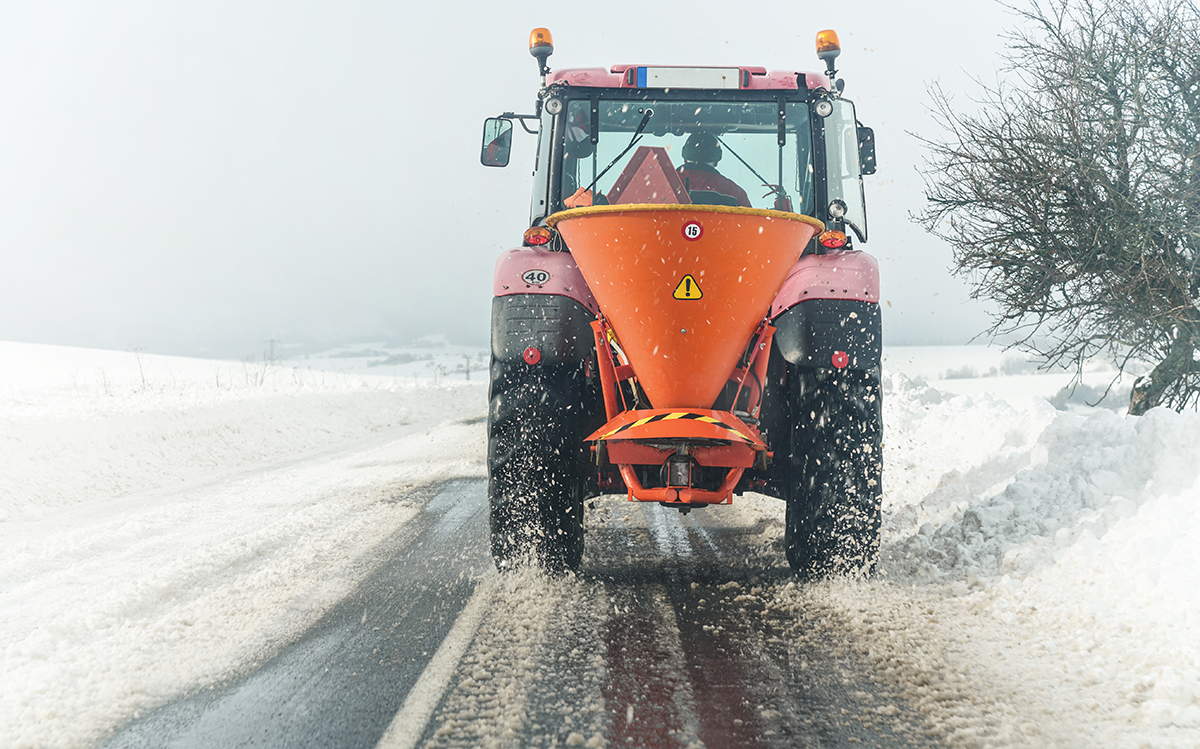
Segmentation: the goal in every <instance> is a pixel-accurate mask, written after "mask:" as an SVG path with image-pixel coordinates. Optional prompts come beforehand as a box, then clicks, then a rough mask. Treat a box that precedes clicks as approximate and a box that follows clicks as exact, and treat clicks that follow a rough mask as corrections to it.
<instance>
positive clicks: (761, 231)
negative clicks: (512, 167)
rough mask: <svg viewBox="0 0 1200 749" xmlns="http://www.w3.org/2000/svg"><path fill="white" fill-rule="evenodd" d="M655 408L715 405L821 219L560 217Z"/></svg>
mask: <svg viewBox="0 0 1200 749" xmlns="http://www.w3.org/2000/svg"><path fill="white" fill-rule="evenodd" d="M547 223H549V224H552V225H553V226H554V227H555V228H556V229H557V230H558V232H559V233H560V234H561V235H562V237H563V239H564V240H566V243H567V246H568V247H570V248H571V255H572V256H573V257H574V258H575V262H576V263H577V264H578V265H579V270H580V271H581V272H582V273H583V276H584V278H585V279H587V283H588V287H589V288H590V289H591V290H592V293H593V294H594V295H595V297H596V301H597V302H598V303H599V305H600V311H601V313H602V314H603V315H604V317H605V318H606V319H607V321H608V323H609V325H611V326H612V329H613V331H614V333H615V334H616V338H617V340H618V341H619V342H620V346H621V347H622V349H623V350H624V352H625V354H626V356H627V357H628V359H629V364H630V365H631V366H632V367H633V370H634V372H635V373H636V374H637V378H638V382H639V383H640V384H641V386H642V388H643V389H644V390H645V392H646V395H647V397H649V399H650V403H651V404H653V406H654V407H655V408H709V407H711V406H712V404H713V401H715V400H716V398H717V395H718V394H719V393H720V391H721V388H722V387H724V385H725V382H726V381H727V380H728V379H729V376H730V374H731V373H732V372H733V369H734V366H735V365H736V364H737V361H738V358H739V357H740V356H741V355H742V353H743V352H744V351H745V350H746V346H747V345H748V344H749V342H750V336H751V335H753V334H754V331H755V330H756V329H757V328H758V326H759V324H760V323H761V322H762V321H763V318H764V317H766V315H767V312H768V310H769V308H770V305H771V301H772V300H773V299H774V298H775V295H776V294H777V293H778V292H779V288H780V287H781V286H782V285H783V282H784V280H785V279H786V278H787V274H788V271H790V270H791V269H792V266H793V265H794V264H795V263H796V260H797V259H799V257H800V253H801V252H802V251H803V250H804V247H805V245H806V244H808V242H809V240H810V239H812V236H813V234H814V233H816V231H817V230H818V228H824V227H823V226H822V225H821V223H820V222H819V221H816V220H815V219H811V218H808V217H807V216H799V215H796V214H794V213H783V212H781V211H767V210H758V209H752V208H728V207H725V206H703V205H627V206H595V207H591V208H579V209H575V210H571V211H564V212H562V213H558V214H555V215H554V216H551V217H550V218H549V220H548V221H547Z"/></svg>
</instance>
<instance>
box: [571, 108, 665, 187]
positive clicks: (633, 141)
mask: <svg viewBox="0 0 1200 749" xmlns="http://www.w3.org/2000/svg"><path fill="white" fill-rule="evenodd" d="M641 111H642V110H640V109H639V110H638V112H641ZM653 116H654V110H653V109H650V108H649V107H647V108H646V110H645V114H643V115H642V121H641V122H639V123H638V126H637V129H636V130H634V131H633V137H632V138H630V139H629V145H627V146H625V150H624V151H622V152H621V153H619V154H617V158H615V159H613V160H612V161H611V162H609V164H608V166H606V167H604V171H602V172H600V173H599V174H598V175H596V178H595V179H594V180H592V184H590V185H588V186H587V188H586V190H587V192H591V191H592V188H594V187H595V186H596V183H597V182H599V181H600V178H601V177H603V176H604V175H606V174H608V170H609V169H612V168H613V167H614V166H616V164H617V162H618V161H620V160H621V157H623V156H624V155H625V154H627V153H629V149H631V148H633V147H634V146H636V145H637V144H638V141H639V140H641V139H642V131H643V130H645V129H646V124H647V123H648V122H650V118H651V117H653Z"/></svg>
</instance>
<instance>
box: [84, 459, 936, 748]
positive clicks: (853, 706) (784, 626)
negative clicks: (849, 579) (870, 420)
mask: <svg viewBox="0 0 1200 749" xmlns="http://www.w3.org/2000/svg"><path fill="white" fill-rule="evenodd" d="M485 493H486V483H485V482H483V481H480V480H456V481H451V482H448V483H445V484H442V485H439V486H433V487H428V488H426V489H423V490H420V491H418V492H417V493H415V494H412V495H408V496H406V497H403V499H407V500H408V501H412V502H414V503H419V504H423V505H424V506H423V510H422V512H421V513H420V514H419V515H418V516H417V517H416V518H414V520H412V521H410V522H409V523H408V524H407V525H406V526H405V527H404V528H403V529H402V530H401V531H400V532H399V533H398V534H397V535H396V536H395V537H394V538H393V539H391V540H390V541H389V542H388V543H387V544H385V545H384V546H383V547H382V548H381V549H380V555H381V559H384V560H385V561H384V562H383V563H382V564H381V565H380V566H379V567H378V568H377V569H376V570H375V571H374V572H373V573H372V574H371V575H370V576H369V577H368V578H367V579H365V580H364V581H363V582H362V583H361V584H360V586H359V588H358V589H357V590H356V591H355V592H354V593H353V594H352V595H350V596H349V597H347V598H346V599H345V600H344V601H342V602H341V604H339V605H338V606H336V607H335V608H334V609H333V610H331V611H330V612H328V613H327V614H326V615H325V616H324V617H323V618H322V619H321V620H320V621H319V622H318V624H317V625H315V626H314V627H313V628H312V629H311V630H309V631H308V632H307V633H306V634H305V635H304V636H303V637H301V638H300V639H299V640H297V641H296V642H295V643H293V644H291V645H289V646H288V647H286V648H285V649H284V650H283V651H282V652H280V653H279V654H278V655H277V656H275V657H274V658H272V659H271V660H269V661H267V662H266V663H264V664H261V665H260V666H258V667H257V668H255V669H253V670H251V671H250V672H249V673H247V674H245V675H244V676H242V677H241V678H239V679H236V680H233V681H231V682H229V683H226V684H223V685H219V686H217V687H214V688H211V689H205V690H203V691H200V692H198V693H195V694H191V695H188V696H185V697H183V698H181V699H179V700H178V701H176V702H174V703H172V704H169V705H166V706H164V707H162V708H160V709H159V710H157V711H154V712H152V713H150V714H149V715H146V716H144V717H142V718H141V719H140V720H137V721H135V722H133V723H132V724H130V725H127V726H125V727H124V728H123V729H121V730H120V731H119V732H118V733H117V734H115V735H114V736H113V737H112V738H111V739H109V740H108V741H107V742H106V743H105V744H103V746H104V747H106V748H116V747H249V746H254V747H363V748H364V749H367V748H369V747H375V746H376V745H377V744H379V742H380V740H381V738H382V737H383V736H384V735H385V732H386V731H387V730H388V727H389V725H390V724H391V723H392V721H393V718H394V716H396V714H397V712H398V711H399V710H400V709H401V707H402V706H403V705H405V700H406V698H407V697H408V696H409V693H410V691H411V690H412V689H413V686H414V685H415V684H417V682H418V679H419V678H420V677H421V675H422V673H423V672H424V671H425V670H426V668H427V667H428V666H429V664H430V661H431V659H433V658H434V656H435V653H436V652H437V651H438V648H439V646H441V645H442V643H443V641H444V640H445V639H446V637H447V633H449V632H450V631H451V627H452V626H454V624H455V621H456V620H457V619H458V618H459V616H460V613H461V612H462V611H463V608H464V606H466V604H467V602H468V600H469V599H470V598H471V597H472V594H473V593H475V591H476V588H477V586H481V585H483V586H486V585H487V581H489V580H491V581H493V582H494V581H495V580H496V579H497V573H495V572H494V571H493V570H492V566H491V561H490V558H489V556H488V538H487V500H486V496H485ZM398 499H400V498H398ZM600 501H601V502H605V503H614V504H615V505H616V506H618V507H620V509H619V511H617V512H612V511H610V512H607V513H601V514H600V518H599V521H597V517H596V515H595V514H593V515H591V516H590V517H589V521H588V523H589V530H588V536H587V544H588V547H587V548H588V551H587V553H586V555H585V558H584V563H583V565H582V568H581V570H580V572H579V574H578V576H575V577H572V578H570V579H569V580H564V581H562V587H563V588H570V589H571V590H572V591H574V592H572V593H571V594H570V595H566V596H565V597H558V598H555V597H554V596H552V595H547V596H545V598H544V605H545V606H546V607H548V608H549V609H551V610H550V611H547V612H543V613H542V619H541V621H542V622H543V624H544V625H545V626H544V627H542V628H541V629H537V628H533V629H531V628H529V627H528V626H527V625H525V624H520V625H519V626H518V623H517V620H515V619H514V620H513V622H514V623H513V624H512V625H509V624H508V622H507V619H506V617H508V616H511V613H510V611H509V609H511V608H512V607H517V608H520V607H522V606H528V605H529V603H528V602H524V601H522V600H520V599H519V598H517V599H515V603H514V602H513V600H508V599H504V597H503V596H500V595H499V594H497V598H496V600H495V601H494V602H491V604H490V605H491V606H492V609H491V610H490V611H489V612H488V613H487V614H486V616H485V617H484V621H485V623H484V624H483V625H482V626H481V627H480V630H479V634H478V636H477V637H476V639H475V640H474V641H473V642H472V644H471V647H470V648H468V650H467V653H466V657H465V658H463V660H462V663H461V665H460V666H459V668H458V669H457V670H456V671H455V672H454V674H453V676H452V677H451V678H449V679H448V686H449V688H447V689H445V691H444V693H439V694H440V695H441V696H440V698H439V697H438V695H436V694H435V695H434V701H435V702H434V703H433V704H435V705H436V707H435V708H433V710H432V714H431V715H432V717H431V719H429V720H428V722H427V723H425V724H424V725H423V726H421V725H416V726H409V728H410V729H411V731H410V733H411V737H412V739H418V737H419V740H416V741H408V742H407V744H408V745H411V744H414V743H415V745H416V746H435V747H437V746H478V745H482V744H486V743H497V744H498V745H501V746H547V747H549V746H563V745H571V744H576V743H579V744H582V743H583V742H584V741H585V740H588V739H590V741H591V743H590V745H600V746H608V747H616V746H637V747H685V746H689V745H692V746H697V745H702V746H707V747H729V746H765V747H799V746H811V747H837V746H863V745H866V746H909V745H923V744H924V743H925V742H924V740H923V739H922V738H921V736H922V734H921V733H920V731H919V729H918V727H916V726H911V725H908V724H907V723H906V722H905V719H904V716H903V714H901V715H900V716H899V717H895V716H893V717H891V718H889V719H884V718H880V717H878V714H877V713H876V712H873V710H875V708H874V707H873V706H874V705H878V704H883V703H887V702H888V699H887V697H886V695H882V694H880V689H879V688H877V687H876V686H874V682H873V681H872V680H871V678H870V676H871V675H870V674H869V673H868V672H867V671H866V670H865V668H864V666H863V665H862V662H861V660H860V659H857V658H856V657H855V656H854V648H853V647H851V646H850V645H852V644H848V643H845V642H842V641H840V640H839V639H838V637H837V634H836V622H830V620H829V618H828V615H827V614H826V613H824V612H822V611H820V610H819V609H814V610H812V611H801V612H799V613H797V612H781V611H779V610H778V609H776V608H773V607H772V606H771V605H770V602H771V598H772V596H771V591H772V590H775V589H777V588H778V587H779V586H782V585H786V584H787V582H788V581H789V580H790V573H789V572H788V571H787V569H786V564H783V563H781V556H782V554H781V553H780V552H779V551H778V550H767V551H764V550H763V549H762V545H761V544H756V543H754V540H755V537H756V536H758V535H759V534H760V533H761V530H762V529H761V528H753V527H751V528H747V527H730V528H727V527H722V526H721V525H720V523H721V520H722V519H721V516H720V513H721V512H722V509H723V508H709V509H706V510H702V511H699V510H698V511H695V512H693V513H692V514H690V515H689V516H686V517H683V516H680V515H679V514H678V513H677V512H676V511H674V510H666V509H663V508H661V507H659V506H657V505H629V506H626V505H622V504H621V502H620V500H618V499H616V498H605V499H602V500H600ZM735 501H736V500H735ZM781 512H782V508H781ZM481 581H482V582H481ZM544 584H545V585H547V586H549V587H548V589H549V590H551V591H553V590H554V589H555V588H556V586H557V584H556V583H555V581H553V580H549V581H544ZM510 587H511V586H510ZM482 589H483V588H481V590H482ZM508 595H509V599H511V598H512V596H513V593H512V591H511V590H510V592H509V594H508ZM534 603H535V605H537V602H534ZM506 607H507V608H506ZM489 632H491V633H492V635H491V637H492V639H491V640H490V641H489V639H488V637H489V634H488V633H489ZM497 632H499V633H502V634H503V635H504V637H505V638H506V639H505V640H504V642H503V643H501V644H500V645H499V646H497V641H496V633H497ZM522 637H524V638H526V640H528V641H523V640H522V639H521V638H522ZM489 643H490V644H489ZM489 648H490V654H489V655H488V658H490V659H491V660H492V661H495V660H497V659H500V660H504V659H505V658H508V657H509V655H508V654H507V653H506V652H505V651H506V650H509V651H514V652H516V651H520V652H521V656H520V658H521V662H522V663H523V664H525V665H524V668H525V671H518V672H517V673H519V674H524V675H521V676H519V677H518V678H516V681H515V682H514V684H515V685H516V686H515V688H514V686H513V685H512V684H510V685H509V686H508V687H504V688H501V685H500V684H499V683H497V684H496V686H495V690H496V693H495V694H494V695H492V697H491V699H492V704H494V705H500V706H501V708H504V707H507V708H509V709H508V710H507V712H505V710H503V709H501V710H492V711H490V712H489V711H487V710H475V709H466V708H464V706H465V705H468V702H465V701H464V700H465V699H466V698H465V697H464V696H463V695H464V694H467V692H464V690H465V689H467V687H468V686H469V685H470V684H471V681H472V680H470V679H467V678H466V676H467V675H468V674H469V672H470V671H471V669H478V668H479V665H478V664H479V663H481V662H483V661H482V660H481V658H480V656H479V654H478V653H476V652H473V651H481V652H484V653H489ZM497 651H499V652H497ZM512 658H514V659H515V658H516V656H512ZM472 664H474V665H472ZM493 670H494V669H493ZM509 670H510V671H512V670H513V669H511V668H510V669H509ZM455 685H458V686H457V687H456V686H455ZM475 690H476V692H478V691H479V684H476V685H475ZM468 691H469V690H468ZM893 702H894V700H893ZM470 704H474V703H470ZM587 704H590V705H591V707H590V708H587V707H585V705H587ZM431 707H433V705H431ZM589 709H590V710H591V712H588V710H589ZM501 713H504V714H505V715H508V716H509V717H507V718H505V717H503V716H502V715H501ZM512 716H515V717H512ZM427 717H430V716H424V717H422V718H421V720H422V721H424V720H425V719H426V718H427ZM501 721H507V722H506V723H505V724H504V725H497V724H498V723H500V722H501ZM404 745H406V742H403V741H402V742H400V743H395V742H392V743H391V744H390V746H404Z"/></svg>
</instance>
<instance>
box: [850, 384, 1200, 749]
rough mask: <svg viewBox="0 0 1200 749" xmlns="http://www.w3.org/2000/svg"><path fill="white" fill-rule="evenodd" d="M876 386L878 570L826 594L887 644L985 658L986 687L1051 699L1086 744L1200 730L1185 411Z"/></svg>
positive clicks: (1196, 518)
mask: <svg viewBox="0 0 1200 749" xmlns="http://www.w3.org/2000/svg"><path fill="white" fill-rule="evenodd" d="M885 392H886V394H885V399H884V404H885V405H884V408H885V428H886V434H885V450H884V455H885V460H886V463H885V474H884V484H885V500H884V540H883V569H882V575H881V580H880V581H878V582H876V583H868V584H866V585H867V586H868V587H870V586H874V589H873V590H872V592H871V596H872V597H873V599H874V600H873V602H872V603H870V604H865V603H864V599H863V595H862V591H861V589H860V588H861V586H855V585H850V586H848V587H846V588H840V589H836V590H835V592H831V593H830V595H831V596H832V597H833V598H834V599H835V600H839V601H840V602H841V607H842V611H843V614H844V615H845V616H846V617H847V618H848V619H849V620H850V621H851V622H856V623H857V624H855V625H854V626H857V627H859V628H860V629H862V628H865V629H866V630H870V631H871V632H873V633H874V634H873V635H872V636H873V637H880V636H882V635H881V634H880V633H882V632H891V633H892V636H893V640H892V641H891V647H892V649H894V652H895V653H903V654H904V655H903V656H901V657H900V660H902V661H903V660H905V659H907V660H908V661H911V662H914V663H917V666H921V658H920V657H919V655H918V654H920V653H922V652H926V655H927V656H928V658H927V659H926V660H925V661H924V666H922V667H924V668H928V665H929V662H934V663H936V662H939V661H941V662H943V663H951V664H953V663H955V662H956V661H957V663H958V665H959V666H960V667H961V670H962V671H963V672H964V673H965V672H971V673H973V674H975V676H976V677H980V674H984V675H987V674H990V676H986V678H984V681H985V682H986V683H987V684H988V685H990V686H988V687H986V689H988V690H991V692H992V695H991V699H993V700H996V699H1000V697H998V695H1004V694H1008V695H1014V694H1021V692H1022V690H1023V696H1021V697H1013V698H1011V699H1009V700H1008V702H1007V703H1006V704H1007V705H1008V706H1009V707H1014V706H1015V709H1016V710H1017V712H1018V713H1022V714H1024V715H1026V716H1028V715H1033V714H1037V715H1041V716H1042V717H1043V718H1047V719H1050V720H1055V718H1054V717H1053V716H1052V715H1051V714H1049V713H1046V712H1045V707H1046V706H1047V705H1050V706H1056V707H1057V708H1058V709H1061V710H1063V711H1065V712H1064V713H1063V715H1064V717H1063V720H1066V721H1068V722H1073V723H1075V724H1077V726H1082V727H1084V728H1079V730H1082V731H1086V732H1089V733H1090V735H1091V736H1092V738H1093V739H1095V740H1097V741H1100V742H1101V743H1110V742H1111V743H1112V744H1113V745H1137V744H1138V742H1139V741H1141V740H1142V739H1143V738H1145V737H1147V736H1152V737H1154V738H1155V740H1156V741H1165V742H1166V743H1168V744H1178V745H1187V746H1194V745H1195V744H1196V742H1197V741H1200V732H1198V731H1182V732H1181V731H1180V729H1189V728H1195V727H1200V645H1198V643H1200V481H1198V480H1200V414H1197V413H1182V414H1177V413H1174V412H1171V411H1166V410H1155V411H1152V412H1150V413H1149V414H1147V415H1146V416H1144V417H1141V418H1137V417H1129V416H1126V415H1123V414H1117V413H1114V412H1112V411H1108V410H1104V409H1090V410H1087V411H1079V412H1071V413H1064V412H1060V411H1055V410H1054V409H1053V408H1052V407H1050V406H1049V405H1048V404H1046V403H1045V402H1044V401H1041V400H1040V399H1028V400H1025V401H1021V403H1022V405H1019V406H1014V405H1012V404H1010V403H1008V402H1005V401H998V400H995V399H993V398H992V397H991V396H990V395H987V394H983V395H978V396H965V395H959V396H950V395H948V394H946V393H943V392H940V391H938V390H935V389H933V388H930V387H928V386H925V385H923V384H921V383H919V382H916V383H915V382H913V381H910V380H907V379H906V378H904V377H903V376H895V377H891V378H888V382H887V383H886V387H885ZM896 586H901V587H899V588H897V587H896ZM897 591H903V594H897ZM929 620H932V621H929ZM880 621H883V622H888V621H891V622H893V623H895V624H901V623H904V624H905V626H903V627H900V628H899V629H897V628H896V627H888V626H882V627H881V626H880V625H879V622H880ZM909 628H915V629H911V630H909ZM901 630H905V631H907V632H908V634H907V635H906V636H905V637H900V638H898V639H896V637H895V633H896V632H897V631H901ZM914 633H924V635H923V637H924V639H925V641H926V642H928V640H929V636H933V637H940V643H938V644H937V645H936V646H935V645H929V644H917V643H914V642H913V641H912V639H911V638H912V637H913V636H914ZM918 637H922V635H918ZM931 648H932V650H931ZM935 650H936V651H938V652H937V653H934V651H935ZM947 650H950V651H954V652H957V653H958V655H957V656H953V655H950V656H948V655H947V654H946V651H947ZM972 660H973V661H974V662H973V663H967V662H968V661H972ZM910 665H911V664H910ZM917 666H914V668H916V667H917ZM918 670H919V669H918ZM943 670H944V669H943ZM910 676H911V674H910ZM980 678H983V677H980ZM1002 684H1003V685H1005V686H1003V687H1001V686H999V685H1002ZM1014 685H1021V686H1020V688H1018V687H1017V686H1014ZM1006 690H1007V691H1006ZM972 699H974V698H972ZM1022 700H1024V702H1022ZM950 702H952V700H951V701H946V700H941V701H935V702H934V703H933V704H934V705H935V706H936V705H942V706H943V707H945V706H946V705H948V704H950ZM1032 706H1036V707H1037V710H1034V711H1032V712H1031V707H1032ZM939 709H940V708H939ZM997 709H1000V708H997ZM949 719H950V713H949V712H944V713H943V714H941V715H940V717H939V718H938V721H943V722H944V721H946V720H949ZM959 720H960V721H961V720H962V716H959ZM982 720H983V719H982V717H981V718H980V721H982ZM935 722H937V721H935ZM967 724H970V721H967ZM967 724H964V725H967ZM946 725H949V724H946ZM983 725H984V723H983V722H979V723H977V724H975V725H973V726H971V727H970V730H968V731H967V732H966V733H944V734H943V735H946V736H952V737H957V738H955V740H956V741H967V740H971V741H974V740H975V739H974V738H971V737H972V736H975V734H974V733H972V731H976V732H978V731H979V730H982V729H981V727H982V726H983ZM1015 725H1017V724H1016V723H1012V722H1010V723H1009V727H1010V728H1011V727H1013V726H1015ZM1156 727H1158V728H1162V729H1163V731H1162V732H1159V733H1154V732H1153V731H1152V729H1154V728H1156ZM1170 727H1174V728H1170ZM1043 728H1045V727H1044V726H1043ZM980 735H989V734H987V732H986V731H983V733H982V734H980ZM990 735H991V736H992V738H993V739H997V736H998V734H995V733H993V734H990ZM1017 735H1022V736H1026V739H1028V737H1029V736H1030V735H1034V734H1028V733H1020V732H1018V734H1017ZM1036 735H1040V736H1042V737H1043V738H1045V737H1046V736H1047V735H1048V734H1045V733H1042V734H1036ZM976 738H978V737H976ZM1010 738H1011V737H1010ZM1054 740H1055V741H1057V739H1054ZM1090 740H1091V739H1087V740H1084V741H1083V743H1089V741H1090ZM983 743H984V744H988V743H991V744H993V745H1005V744H1006V743H1009V742H1006V741H1005V740H992V741H990V742H989V741H984V742H983ZM1018 743H1020V742H1018Z"/></svg>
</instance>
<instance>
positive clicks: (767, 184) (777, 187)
mask: <svg viewBox="0 0 1200 749" xmlns="http://www.w3.org/2000/svg"><path fill="white" fill-rule="evenodd" d="M716 137H717V142H718V143H720V144H721V145H722V146H725V150H727V151H729V152H730V153H731V154H733V157H734V158H735V159H737V160H738V161H740V162H742V164H743V165H744V166H745V167H746V168H747V169H749V170H750V173H751V174H753V175H754V176H755V177H758V179H759V180H760V181H761V182H762V183H763V187H771V188H774V189H773V190H772V192H778V193H779V195H778V198H780V199H782V200H784V201H788V200H790V199H789V198H788V195H787V193H786V192H784V190H783V185H775V184H772V183H770V182H768V181H767V178H766V177H764V176H762V175H761V174H759V173H758V171H757V170H756V169H755V168H754V167H752V166H750V163H749V162H748V161H746V160H745V159H743V158H742V157H741V156H739V155H738V152H737V151H735V150H733V149H732V148H730V147H729V144H728V143H726V142H725V141H723V140H721V136H719V135H718V136H716ZM780 169H782V166H781V167H780ZM770 194H771V193H767V195H770ZM779 204H780V203H779V202H777V203H776V204H775V205H779Z"/></svg>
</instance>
